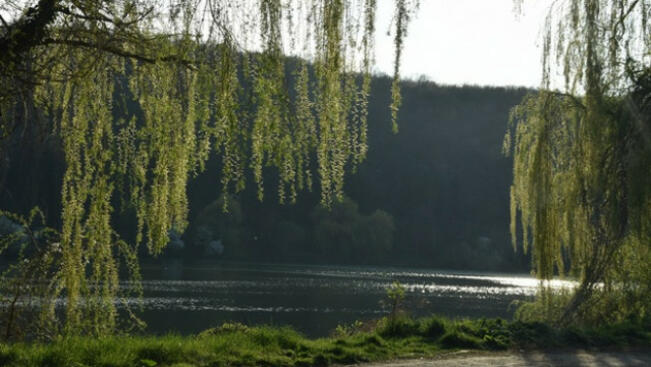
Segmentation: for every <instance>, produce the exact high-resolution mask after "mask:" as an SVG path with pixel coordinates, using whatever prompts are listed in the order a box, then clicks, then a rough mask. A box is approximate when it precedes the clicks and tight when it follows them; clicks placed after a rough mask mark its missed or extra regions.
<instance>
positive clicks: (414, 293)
mask: <svg viewBox="0 0 651 367" xmlns="http://www.w3.org/2000/svg"><path fill="white" fill-rule="evenodd" d="M143 276H144V279H145V280H144V281H143V287H144V310H145V311H144V315H143V319H144V320H145V321H146V322H147V324H148V327H147V331H148V332H150V333H165V332H176V333H181V334H191V333H196V332H199V331H202V330H205V329H207V328H210V327H214V326H217V325H220V324H222V323H223V322H227V321H236V322H242V323H246V324H248V325H254V324H271V325H291V326H293V327H294V328H295V329H297V330H299V331H301V332H303V333H305V334H306V335H308V336H325V335H328V334H329V333H330V332H331V331H332V330H333V329H334V328H335V327H336V326H337V325H338V324H340V323H352V322H354V321H355V320H370V319H377V318H380V317H382V316H383V315H386V314H387V313H388V310H387V307H386V306H385V305H384V304H383V303H384V302H383V300H386V290H387V288H388V287H390V286H391V284H392V283H393V282H394V281H396V280H397V281H399V282H400V283H402V284H403V285H404V286H405V288H406V291H407V297H406V298H407V299H406V304H405V308H407V309H408V310H409V311H410V312H411V313H412V314H414V315H416V316H422V315H430V314H433V313H436V314H440V315H445V316H450V317H502V318H511V317H512V313H513V310H512V309H513V307H510V305H511V303H512V302H513V301H515V300H529V299H531V298H532V296H533V295H534V294H535V291H536V287H537V285H538V282H537V280H535V279H534V278H532V277H530V276H527V275H505V274H494V273H471V272H452V271H436V270H411V269H409V270H407V269H397V268H381V267H362V268H360V267H343V266H309V265H305V266H298V265H296V266H293V265H257V264H205V265H201V266H187V265H186V266H183V265H182V264H181V263H180V262H172V263H168V264H167V265H164V266H156V267H144V268H143ZM557 285H558V286H562V285H563V282H560V281H559V282H558V284H557Z"/></svg>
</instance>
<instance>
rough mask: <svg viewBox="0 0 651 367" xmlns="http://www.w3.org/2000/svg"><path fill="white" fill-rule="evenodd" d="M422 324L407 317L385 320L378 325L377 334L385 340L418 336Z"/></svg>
mask: <svg viewBox="0 0 651 367" xmlns="http://www.w3.org/2000/svg"><path fill="white" fill-rule="evenodd" d="M419 329H420V324H419V322H418V321H417V320H413V319H411V318H409V317H407V316H396V317H389V318H386V317H385V318H383V319H382V320H380V322H379V323H378V329H377V333H378V334H380V335H381V336H382V337H385V338H403V337H407V336H412V335H418V334H419Z"/></svg>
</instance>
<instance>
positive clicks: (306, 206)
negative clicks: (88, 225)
mask: <svg viewBox="0 0 651 367" xmlns="http://www.w3.org/2000/svg"><path fill="white" fill-rule="evenodd" d="M390 85H391V80H390V79H389V78H388V77H376V78H374V80H373V86H372V93H371V98H370V100H369V147H370V148H369V152H368V158H367V159H366V161H364V162H363V163H362V164H361V165H360V166H359V168H358V169H357V172H355V173H350V174H348V177H347V179H346V188H345V192H346V195H347V196H348V197H347V198H346V199H345V200H344V202H343V203H341V204H336V205H335V206H334V208H333V209H332V211H330V212H329V211H327V210H325V209H324V208H320V207H319V197H318V194H316V193H315V194H302V196H300V197H299V199H298V201H297V202H296V203H295V204H278V203H277V200H274V199H269V198H267V199H266V200H264V202H262V203H261V202H258V201H257V199H256V197H255V187H253V186H252V185H248V186H247V188H246V189H245V191H244V192H243V193H241V194H240V195H237V196H235V197H232V198H231V200H230V201H229V202H230V203H231V204H234V205H233V206H232V207H231V210H230V214H222V213H221V212H220V211H221V202H215V203H212V204H209V205H211V206H209V207H207V208H206V206H207V204H208V203H211V202H213V201H216V200H217V199H218V196H219V192H220V191H219V170H218V169H213V168H217V166H218V165H219V163H218V161H217V160H215V159H213V160H212V161H211V162H210V163H209V167H208V169H207V170H206V171H205V173H203V174H201V175H200V176H199V177H198V178H197V179H195V180H194V181H193V182H192V183H191V184H190V186H189V187H190V189H189V190H190V193H189V194H190V207H191V213H190V218H191V227H190V229H189V231H188V233H187V234H186V235H185V236H184V239H185V243H186V244H187V246H188V247H189V248H192V247H193V245H197V244H198V243H204V244H207V243H209V242H210V241H209V240H208V239H204V240H203V242H202V241H200V240H199V241H197V240H195V239H194V237H193V236H192V234H193V233H196V232H197V227H198V226H203V227H206V226H208V227H210V226H211V227H212V228H215V230H214V231H213V232H215V233H213V236H212V237H211V240H215V241H217V240H221V241H220V243H221V244H222V245H223V247H224V251H223V254H222V255H221V256H222V257H223V258H227V259H237V260H263V261H288V262H316V263H344V264H389V265H411V266H428V267H440V268H455V269H477V270H480V269H482V270H503V271H510V270H526V269H527V267H528V265H529V262H528V260H527V259H526V258H525V257H524V256H523V255H522V254H516V253H514V251H513V248H512V245H511V244H510V239H509V228H508V222H509V208H508V203H509V198H508V189H509V184H510V182H511V179H512V178H511V162H510V160H509V159H507V158H506V157H504V156H503V154H502V142H503V138H504V133H505V131H506V126H507V121H508V114H509V110H510V108H511V107H512V106H514V105H516V104H517V103H518V102H519V101H520V100H521V99H522V97H523V96H524V95H525V94H526V93H527V91H526V90H524V89H512V88H494V87H491V88H483V87H475V86H464V87H451V86H438V85H436V84H435V83H432V82H427V81H418V82H415V81H410V82H404V83H403V96H404V105H403V107H402V109H401V111H400V116H399V119H400V121H402V123H401V125H400V131H399V133H398V134H393V133H392V132H391V126H390V125H391V122H390V116H389V114H388V113H387V107H386V106H387V105H388V103H390V101H389V99H390V94H389V89H390ZM267 175H273V171H272V170H271V169H270V170H268V172H267ZM265 182H270V183H272V182H275V180H274V179H265ZM267 190H268V191H267V192H273V191H274V190H275V188H274V187H273V185H272V184H271V185H270V186H269V187H268V189H267ZM317 192H318V191H317ZM208 213H210V215H208ZM206 216H208V217H211V218H215V217H220V219H219V220H217V222H219V223H215V222H213V223H206V221H207V220H208V219H206ZM203 224H205V225H203ZM201 231H202V230H199V232H201ZM220 231H222V233H221V234H218V233H217V232H220ZM203 234H204V235H205V231H204V232H203ZM199 237H201V234H200V235H199ZM203 247H205V246H202V248H200V249H198V248H194V249H193V250H192V251H191V252H192V253H195V254H197V253H206V252H205V249H204V248H203ZM210 252H212V251H210V250H209V251H208V253H210Z"/></svg>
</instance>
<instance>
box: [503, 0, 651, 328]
mask: <svg viewBox="0 0 651 367" xmlns="http://www.w3.org/2000/svg"><path fill="white" fill-rule="evenodd" d="M650 9H651V3H650V2H649V1H646V0H642V1H627V0H609V1H597V0H585V1H578V0H571V1H564V2H559V3H558V4H555V5H554V6H553V7H552V8H551V9H550V11H549V15H548V17H547V30H546V33H545V35H544V37H543V38H544V42H543V44H544V62H543V90H541V91H540V92H538V93H537V94H535V95H531V96H529V97H527V98H525V99H524V101H523V102H522V103H521V104H520V105H519V106H518V107H516V108H515V109H514V110H513V114H512V123H513V126H514V129H513V130H514V132H513V135H511V133H509V134H508V135H507V137H506V141H505V143H506V144H505V147H506V149H507V151H508V150H509V149H511V146H512V147H513V158H514V168H513V175H514V180H513V185H512V187H511V232H512V236H513V243H514V244H515V243H516V241H517V237H518V235H519V232H518V231H517V230H516V224H517V223H516V222H517V220H518V218H519V219H520V223H521V240H522V243H523V247H524V248H525V250H526V249H527V248H528V247H529V243H531V245H532V250H533V258H534V266H535V268H534V271H535V272H536V275H537V276H538V277H540V278H541V279H545V280H546V279H550V278H551V277H553V276H554V275H555V274H561V275H562V274H564V273H566V272H567V271H569V273H570V274H571V275H574V276H576V277H577V278H578V279H579V281H580V285H579V287H578V288H577V289H576V290H575V292H574V293H573V294H572V295H571V296H570V297H563V296H562V295H558V297H561V298H564V299H565V301H564V302H559V299H558V297H557V298H556V299H555V300H554V299H553V298H554V297H552V295H551V294H550V292H551V290H550V289H546V288H543V289H542V294H541V298H540V300H539V301H540V302H541V303H543V304H544V306H543V307H542V309H539V310H538V311H535V312H531V313H530V314H531V315H537V317H541V316H542V317H546V318H548V319H552V320H554V321H557V322H561V323H565V322H571V321H581V322H607V321H613V320H618V319H622V318H640V317H645V315H647V314H648V312H649V311H650V310H649V308H648V307H649V305H650V304H651V299H650V298H649V297H650V295H651V292H650V291H651V267H649V264H650V263H651V251H650V250H651V248H650V245H651V178H650V177H651V176H649V167H651V144H650V140H649V131H650V130H649V129H650V128H651V114H649V111H650V106H651V85H650V84H649V78H650V76H651V26H650V24H649V22H648V16H649V11H650ZM554 60H556V63H555V62H554ZM557 64H558V68H557V67H555V66H556V65H557ZM558 70H560V71H562V75H563V76H564V78H563V81H564V83H563V84H564V90H565V93H561V92H557V91H552V90H551V88H552V86H553V85H554V84H553V83H554V75H555V73H556V72H557V71H558ZM559 308H560V310H559ZM540 311H543V312H540Z"/></svg>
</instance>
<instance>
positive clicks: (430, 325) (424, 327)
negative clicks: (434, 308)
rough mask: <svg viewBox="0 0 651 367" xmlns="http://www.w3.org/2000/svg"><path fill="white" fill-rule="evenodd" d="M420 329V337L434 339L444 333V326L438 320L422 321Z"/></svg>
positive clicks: (434, 318) (433, 318)
mask: <svg viewBox="0 0 651 367" xmlns="http://www.w3.org/2000/svg"><path fill="white" fill-rule="evenodd" d="M420 329H421V330H420V332H421V335H423V336H425V337H428V338H433V339H436V338H438V337H440V336H441V335H443V334H444V333H445V324H444V323H443V321H441V320H440V319H439V318H436V317H432V318H429V319H426V320H424V321H423V322H422V323H421V326H420Z"/></svg>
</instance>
